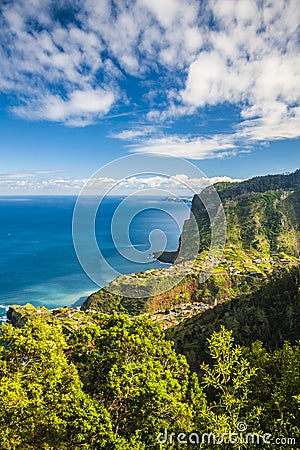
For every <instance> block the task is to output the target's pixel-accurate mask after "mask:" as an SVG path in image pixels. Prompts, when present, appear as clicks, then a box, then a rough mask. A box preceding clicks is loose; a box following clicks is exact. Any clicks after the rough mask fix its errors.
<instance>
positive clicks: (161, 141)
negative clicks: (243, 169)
mask: <svg viewBox="0 0 300 450" xmlns="http://www.w3.org/2000/svg"><path fill="white" fill-rule="evenodd" d="M131 151H132V152H134V153H154V154H165V155H171V156H177V157H183V158H190V159H208V158H222V157H224V156H229V155H234V154H235V153H236V152H237V148H236V145H235V143H234V139H233V135H217V136H212V137H193V138H189V137H181V136H165V137H160V138H156V139H155V138H153V139H148V140H144V141H143V142H142V143H141V144H136V145H131Z"/></svg>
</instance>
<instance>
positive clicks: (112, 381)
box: [0, 314, 300, 450]
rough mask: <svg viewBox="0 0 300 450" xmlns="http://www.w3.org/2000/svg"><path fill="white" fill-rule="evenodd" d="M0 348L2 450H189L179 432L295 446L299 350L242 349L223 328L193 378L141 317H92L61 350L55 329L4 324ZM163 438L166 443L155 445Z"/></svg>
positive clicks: (60, 336)
mask: <svg viewBox="0 0 300 450" xmlns="http://www.w3.org/2000/svg"><path fill="white" fill-rule="evenodd" d="M0 339H1V344H2V345H1V347H0V382H1V384H0V394H1V395H0V403H1V404H0V442H1V448H3V449H7V450H8V449H11V450H12V449H16V450H19V449H22V450H23V449H24V450H26V449H48V450H50V449H53V450H54V449H55V450H57V449H58V450H59V449H61V450H63V449H70V450H71V449H72V450H74V449H107V450H114V449H115V450H121V449H122V450H123V449H124V450H126V449H128V450H129V449H130V450H146V449H162V448H170V449H172V448H173V449H177V448H189V447H188V446H187V445H182V444H178V443H176V436H178V434H179V433H180V432H184V433H187V434H189V433H191V432H192V431H193V432H196V433H197V434H198V435H199V436H201V435H202V433H214V435H215V437H216V438H217V439H220V437H221V436H222V435H224V434H227V433H229V432H230V431H232V432H235V431H236V429H237V427H238V425H239V424H240V423H241V422H245V423H246V424H247V429H248V431H249V432H251V433H257V434H259V435H261V434H263V433H266V432H268V433H270V434H272V436H273V437H293V438H295V439H298V440H299V438H300V425H299V422H300V415H299V398H300V395H299V392H300V376H299V367H300V347H299V345H298V344H297V345H294V346H292V345H290V344H289V343H288V342H287V343H285V345H284V346H283V348H281V349H278V350H275V351H274V352H273V353H271V352H268V351H267V350H265V349H264V348H263V346H262V344H261V343H259V342H255V343H254V344H252V346H251V347H242V346H239V345H236V344H235V343H234V339H233V335H232V332H231V331H228V330H226V329H225V328H224V327H222V328H221V330H220V331H219V332H214V333H213V334H212V335H211V337H210V338H209V340H208V347H209V351H210V360H209V361H208V362H207V363H206V364H202V366H201V368H200V369H199V373H198V374H196V373H193V374H192V373H191V372H190V369H189V366H188V365H187V363H186V360H185V358H184V357H183V356H181V355H178V354H176V353H175V352H174V350H173V348H172V345H171V343H170V342H169V341H167V340H165V336H164V333H163V331H162V329H161V328H160V326H159V325H157V324H154V323H153V322H151V321H150V320H148V319H146V318H141V317H139V318H135V319H132V320H131V319H129V318H128V317H127V316H125V315H117V314H115V315H112V316H108V315H104V314H103V315H102V314H101V315H98V316H97V317H95V323H94V324H91V325H84V326H82V327H81V328H80V329H79V330H77V331H75V332H74V334H73V335H72V336H71V337H70V338H69V339H68V342H66V340H65V338H64V335H63V333H62V331H61V329H60V327H59V326H58V325H57V324H53V323H52V324H47V323H46V322H44V321H43V320H39V319H34V320H33V321H28V322H27V323H26V324H25V325H24V326H23V327H22V328H20V329H18V328H15V327H13V326H12V325H9V324H4V325H3V326H2V329H1V336H0ZM165 430H167V432H168V436H170V433H175V435H174V437H173V439H172V443H170V442H169V440H168V443H163V442H162V441H161V443H159V442H158V440H157V437H158V435H159V433H165ZM298 442H299V441H298ZM191 448H208V445H207V443H204V444H201V441H200V443H199V444H198V445H197V446H195V445H192V446H191ZM219 448H224V449H226V448H233V447H232V445H231V444H226V442H225V441H224V443H223V444H222V445H220V446H219ZM234 448H256V447H255V446H252V447H251V446H250V447H249V445H247V444H245V443H236V444H235V445H234ZM260 448H272V446H268V445H266V447H264V445H262V444H260ZM276 448H297V445H296V444H295V445H294V444H291V445H290V446H285V447H281V446H280V445H278V446H276Z"/></svg>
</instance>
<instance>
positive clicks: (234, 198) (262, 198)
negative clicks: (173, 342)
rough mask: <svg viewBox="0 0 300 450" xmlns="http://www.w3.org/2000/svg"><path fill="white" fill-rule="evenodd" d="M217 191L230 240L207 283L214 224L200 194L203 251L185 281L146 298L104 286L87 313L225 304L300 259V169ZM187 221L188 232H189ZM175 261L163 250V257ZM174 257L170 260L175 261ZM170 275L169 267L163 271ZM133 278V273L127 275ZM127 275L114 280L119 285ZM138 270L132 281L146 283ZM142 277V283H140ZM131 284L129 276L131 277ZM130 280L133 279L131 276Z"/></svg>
mask: <svg viewBox="0 0 300 450" xmlns="http://www.w3.org/2000/svg"><path fill="white" fill-rule="evenodd" d="M215 187H216V189H217V191H218V193H219V196H220V198H221V200H222V203H223V206H224V210H225V214H226V220H227V241H226V246H225V249H224V255H223V259H222V261H221V264H220V266H219V267H218V268H217V269H216V270H215V272H214V274H213V275H212V276H211V277H210V279H209V280H208V281H207V282H206V283H205V284H199V283H198V274H199V272H200V270H201V267H203V260H204V258H205V255H206V254H207V250H208V248H209V245H210V239H211V236H210V223H209V218H208V214H207V211H206V209H205V207H204V205H203V203H202V202H201V199H200V197H198V196H195V197H194V199H193V202H192V214H193V216H194V217H195V218H196V220H197V224H198V228H199V234H200V246H199V255H198V257H197V258H196V261H195V263H194V265H193V267H192V268H191V270H190V271H188V273H187V276H186V278H185V280H183V281H182V282H180V283H179V284H178V285H177V286H176V287H174V288H172V289H171V290H169V291H167V292H164V293H163V294H160V295H155V293H154V294H153V295H152V296H149V297H148V298H145V299H135V298H130V297H128V298H122V297H121V296H118V295H114V294H111V293H110V292H108V291H107V290H105V289H101V290H100V291H98V292H96V293H95V294H92V295H91V296H90V297H89V298H88V299H87V300H86V301H85V302H84V303H83V305H82V309H83V310H85V311H97V310H98V311H102V312H111V311H123V312H124V311H125V312H128V313H130V314H139V313H142V312H153V311H155V310H163V309H165V308H168V307H170V306H173V305H174V304H176V303H177V304H179V303H181V302H186V301H205V302H207V303H213V302H214V301H215V300H216V299H217V300H218V302H219V303H222V302H224V301H226V300H228V299H231V298H234V297H236V296H237V295H240V294H241V293H245V292H251V291H252V290H256V289H257V288H258V287H259V286H260V284H261V283H263V282H264V281H265V280H266V279H267V278H268V277H269V276H271V275H272V274H273V273H274V271H275V272H276V271H277V272H280V271H282V270H283V268H284V267H287V266H289V265H290V266H294V265H296V264H297V263H298V258H299V251H300V170H298V171H296V172H295V173H292V174H288V175H272V176H266V177H256V178H253V179H251V180H247V181H244V182H241V183H234V184H229V183H220V184H217V185H216V186H215ZM189 227H190V223H189V221H186V223H185V225H184V229H183V234H184V233H189ZM171 256H172V258H173V259H174V256H175V259H176V253H175V254H174V253H173V255H170V253H168V254H162V256H161V257H160V259H161V260H163V261H165V260H168V262H169V261H170V258H171ZM172 258H171V259H172ZM161 272H162V273H163V272H165V274H166V277H167V276H168V269H164V270H163V271H161ZM125 277H126V278H128V277H129V278H130V276H125ZM123 278H124V277H119V278H117V279H116V280H115V281H114V282H113V283H114V284H115V286H116V285H118V283H120V285H121V284H122V283H123V282H124V280H123ZM146 278H147V277H145V276H144V275H142V274H140V276H139V274H137V275H135V276H134V277H132V278H131V281H132V283H133V284H134V283H139V282H140V283H147V279H146ZM139 280H140V281H139ZM126 282H128V280H127V281H126ZM129 282H130V280H129Z"/></svg>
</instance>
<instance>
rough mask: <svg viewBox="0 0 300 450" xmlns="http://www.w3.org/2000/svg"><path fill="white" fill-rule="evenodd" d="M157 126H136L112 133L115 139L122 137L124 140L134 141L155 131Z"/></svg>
mask: <svg viewBox="0 0 300 450" xmlns="http://www.w3.org/2000/svg"><path fill="white" fill-rule="evenodd" d="M155 130H156V129H155V128H154V127H151V126H145V127H143V128H135V129H130V130H122V131H120V132H119V133H115V134H112V135H111V137H113V138H115V139H121V140H124V141H132V140H135V139H137V138H141V137H143V136H146V135H147V134H150V133H154V132H155Z"/></svg>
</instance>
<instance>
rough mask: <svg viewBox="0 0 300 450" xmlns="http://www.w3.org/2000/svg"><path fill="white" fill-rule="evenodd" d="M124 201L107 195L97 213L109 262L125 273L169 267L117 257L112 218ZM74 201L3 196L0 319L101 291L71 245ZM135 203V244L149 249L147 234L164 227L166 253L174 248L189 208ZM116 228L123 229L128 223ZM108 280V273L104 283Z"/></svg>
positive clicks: (102, 246) (99, 238)
mask: <svg viewBox="0 0 300 450" xmlns="http://www.w3.org/2000/svg"><path fill="white" fill-rule="evenodd" d="M121 201H122V198H121V197H106V198H105V200H104V201H103V203H102V204H101V208H99V210H98V213H97V218H96V228H95V234H96V238H97V243H98V245H99V248H100V250H101V252H102V253H103V255H104V256H105V258H106V259H107V260H108V261H109V263H110V264H111V265H112V266H113V267H114V268H115V269H116V270H118V271H119V272H121V273H133V272H141V271H145V270H147V269H150V268H161V267H166V265H165V264H162V263H160V262H158V261H151V260H149V262H146V263H145V262H144V263H137V262H132V261H128V259H126V258H124V257H122V256H121V255H120V254H119V252H118V250H117V248H116V246H115V244H114V242H113V240H112V237H111V220H112V217H113V214H114V212H115V210H116V208H117V207H118V205H120V203H121ZM75 202H76V197H75V196H74V197H73V196H55V197H54V196H52V197H50V196H49V197H44V196H18V197H17V196H16V197H0V255H1V257H0V316H1V317H4V316H5V313H6V310H7V308H8V307H9V305H11V304H19V305H24V304H26V303H31V304H33V305H35V306H39V305H44V306H46V307H47V308H51V309H52V308H57V307H61V306H65V305H66V306H71V305H74V304H76V305H78V304H80V302H82V301H83V300H84V299H85V298H86V297H87V296H88V295H89V294H91V293H92V292H94V291H96V290H98V289H100V287H99V286H98V285H96V284H95V283H94V282H93V281H91V280H90V278H89V277H88V276H87V275H86V273H85V272H84V270H83V269H82V267H81V265H80V263H79V262H78V259H77V256H76V253H75V250H74V247H73V240H72V216H73V209H74V205H75ZM136 202H138V203H139V204H140V208H139V209H140V212H139V213H138V214H136V216H135V217H134V218H133V219H132V221H131V223H130V226H129V235H130V239H131V241H132V243H133V245H134V246H135V247H136V248H137V249H139V250H142V251H146V250H147V249H148V248H149V240H148V237H149V233H150V232H151V230H154V229H160V230H162V231H163V232H164V233H165V235H166V250H169V251H172V250H176V248H177V245H178V238H179V236H180V232H181V229H182V226H183V222H184V220H185V219H187V218H188V216H189V208H188V207H185V208H183V207H182V204H181V203H176V202H169V201H165V200H164V199H162V198H141V197H140V198H138V199H135V208H136ZM127 208H130V205H127ZM87 212H88V206H87ZM172 216H175V217H176V219H177V220H176V221H175V220H174V218H172ZM118 226H119V227H120V229H122V227H125V226H127V224H125V223H124V224H123V223H118ZM119 244H120V243H119ZM104 278H105V276H104ZM110 281H111V273H110V272H109V273H108V274H107V279H106V278H105V281H104V283H103V284H106V283H108V282H110Z"/></svg>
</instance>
